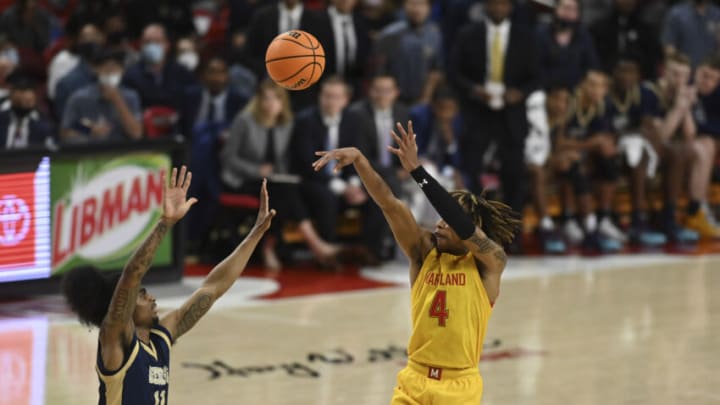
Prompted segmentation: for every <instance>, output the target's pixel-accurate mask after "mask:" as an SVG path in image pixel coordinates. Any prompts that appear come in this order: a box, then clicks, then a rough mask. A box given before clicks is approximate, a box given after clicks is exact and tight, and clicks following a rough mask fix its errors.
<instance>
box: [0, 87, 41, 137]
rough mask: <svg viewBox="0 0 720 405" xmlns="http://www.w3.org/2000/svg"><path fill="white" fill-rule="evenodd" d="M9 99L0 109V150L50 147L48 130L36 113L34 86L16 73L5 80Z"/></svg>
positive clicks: (39, 115)
mask: <svg viewBox="0 0 720 405" xmlns="http://www.w3.org/2000/svg"><path fill="white" fill-rule="evenodd" d="M8 81H9V82H10V86H11V87H10V95H9V98H8V100H7V101H6V102H5V103H3V105H2V107H0V149H5V150H8V149H25V148H31V147H44V146H47V145H49V144H50V143H52V126H51V125H50V122H49V121H48V120H47V118H46V117H44V116H42V115H41V114H40V112H39V111H38V110H37V95H36V94H35V88H34V84H33V82H32V81H31V80H29V79H28V78H26V77H24V76H23V75H21V74H19V73H16V74H14V75H11V76H10V77H9V78H8Z"/></svg>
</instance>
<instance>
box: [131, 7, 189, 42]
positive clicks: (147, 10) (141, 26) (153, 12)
mask: <svg viewBox="0 0 720 405" xmlns="http://www.w3.org/2000/svg"><path fill="white" fill-rule="evenodd" d="M192 3H194V1H193V0H126V1H125V7H124V9H125V12H126V13H127V22H128V28H129V29H130V33H131V35H132V37H133V38H137V37H138V36H140V35H141V33H144V32H145V30H146V29H147V26H148V25H152V24H158V25H161V26H163V27H165V29H166V30H167V31H168V35H169V36H171V37H173V38H178V37H184V36H190V35H193V34H195V24H194V23H193V15H192V9H191V6H192ZM143 35H144V34H143Z"/></svg>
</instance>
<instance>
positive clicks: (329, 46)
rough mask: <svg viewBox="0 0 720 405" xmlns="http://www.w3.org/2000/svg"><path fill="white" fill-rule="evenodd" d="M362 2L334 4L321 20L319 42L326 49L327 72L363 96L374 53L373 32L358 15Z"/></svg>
mask: <svg viewBox="0 0 720 405" xmlns="http://www.w3.org/2000/svg"><path fill="white" fill-rule="evenodd" d="M357 3H358V0H331V1H330V5H329V7H328V8H327V10H325V11H324V12H323V14H322V16H321V28H320V31H319V32H318V34H319V37H318V39H319V40H320V42H321V43H322V44H323V48H324V49H325V72H326V74H328V75H338V76H340V77H342V78H344V79H345V81H347V82H348V83H349V84H350V85H351V86H352V88H353V92H355V93H356V94H358V95H359V93H360V90H361V84H362V80H363V79H364V74H365V67H366V61H367V56H368V54H369V52H370V31H369V29H368V26H367V22H366V21H365V18H364V17H363V16H362V15H361V14H360V13H359V12H357V11H356V6H357Z"/></svg>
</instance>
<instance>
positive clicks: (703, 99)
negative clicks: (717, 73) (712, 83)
mask: <svg viewBox="0 0 720 405" xmlns="http://www.w3.org/2000/svg"><path fill="white" fill-rule="evenodd" d="M693 117H694V118H695V123H696V124H697V128H698V134H702V135H712V136H715V137H720V86H718V87H717V88H716V89H715V91H713V92H712V93H710V94H708V95H707V96H698V102H697V103H696V104H695V106H694V107H693Z"/></svg>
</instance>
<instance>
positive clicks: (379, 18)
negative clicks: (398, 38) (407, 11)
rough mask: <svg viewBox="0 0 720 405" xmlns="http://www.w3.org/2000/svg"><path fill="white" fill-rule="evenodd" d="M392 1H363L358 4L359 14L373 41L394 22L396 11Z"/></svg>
mask: <svg viewBox="0 0 720 405" xmlns="http://www.w3.org/2000/svg"><path fill="white" fill-rule="evenodd" d="M393 3H394V2H393V0H364V1H361V2H360V6H359V8H360V14H362V16H363V17H364V18H365V21H366V22H367V26H368V36H369V37H370V40H371V41H374V40H375V39H376V38H377V36H378V34H380V31H382V30H383V28H385V27H386V26H388V25H390V24H392V23H393V22H395V19H396V16H395V15H396V11H397V10H395V4H393Z"/></svg>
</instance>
